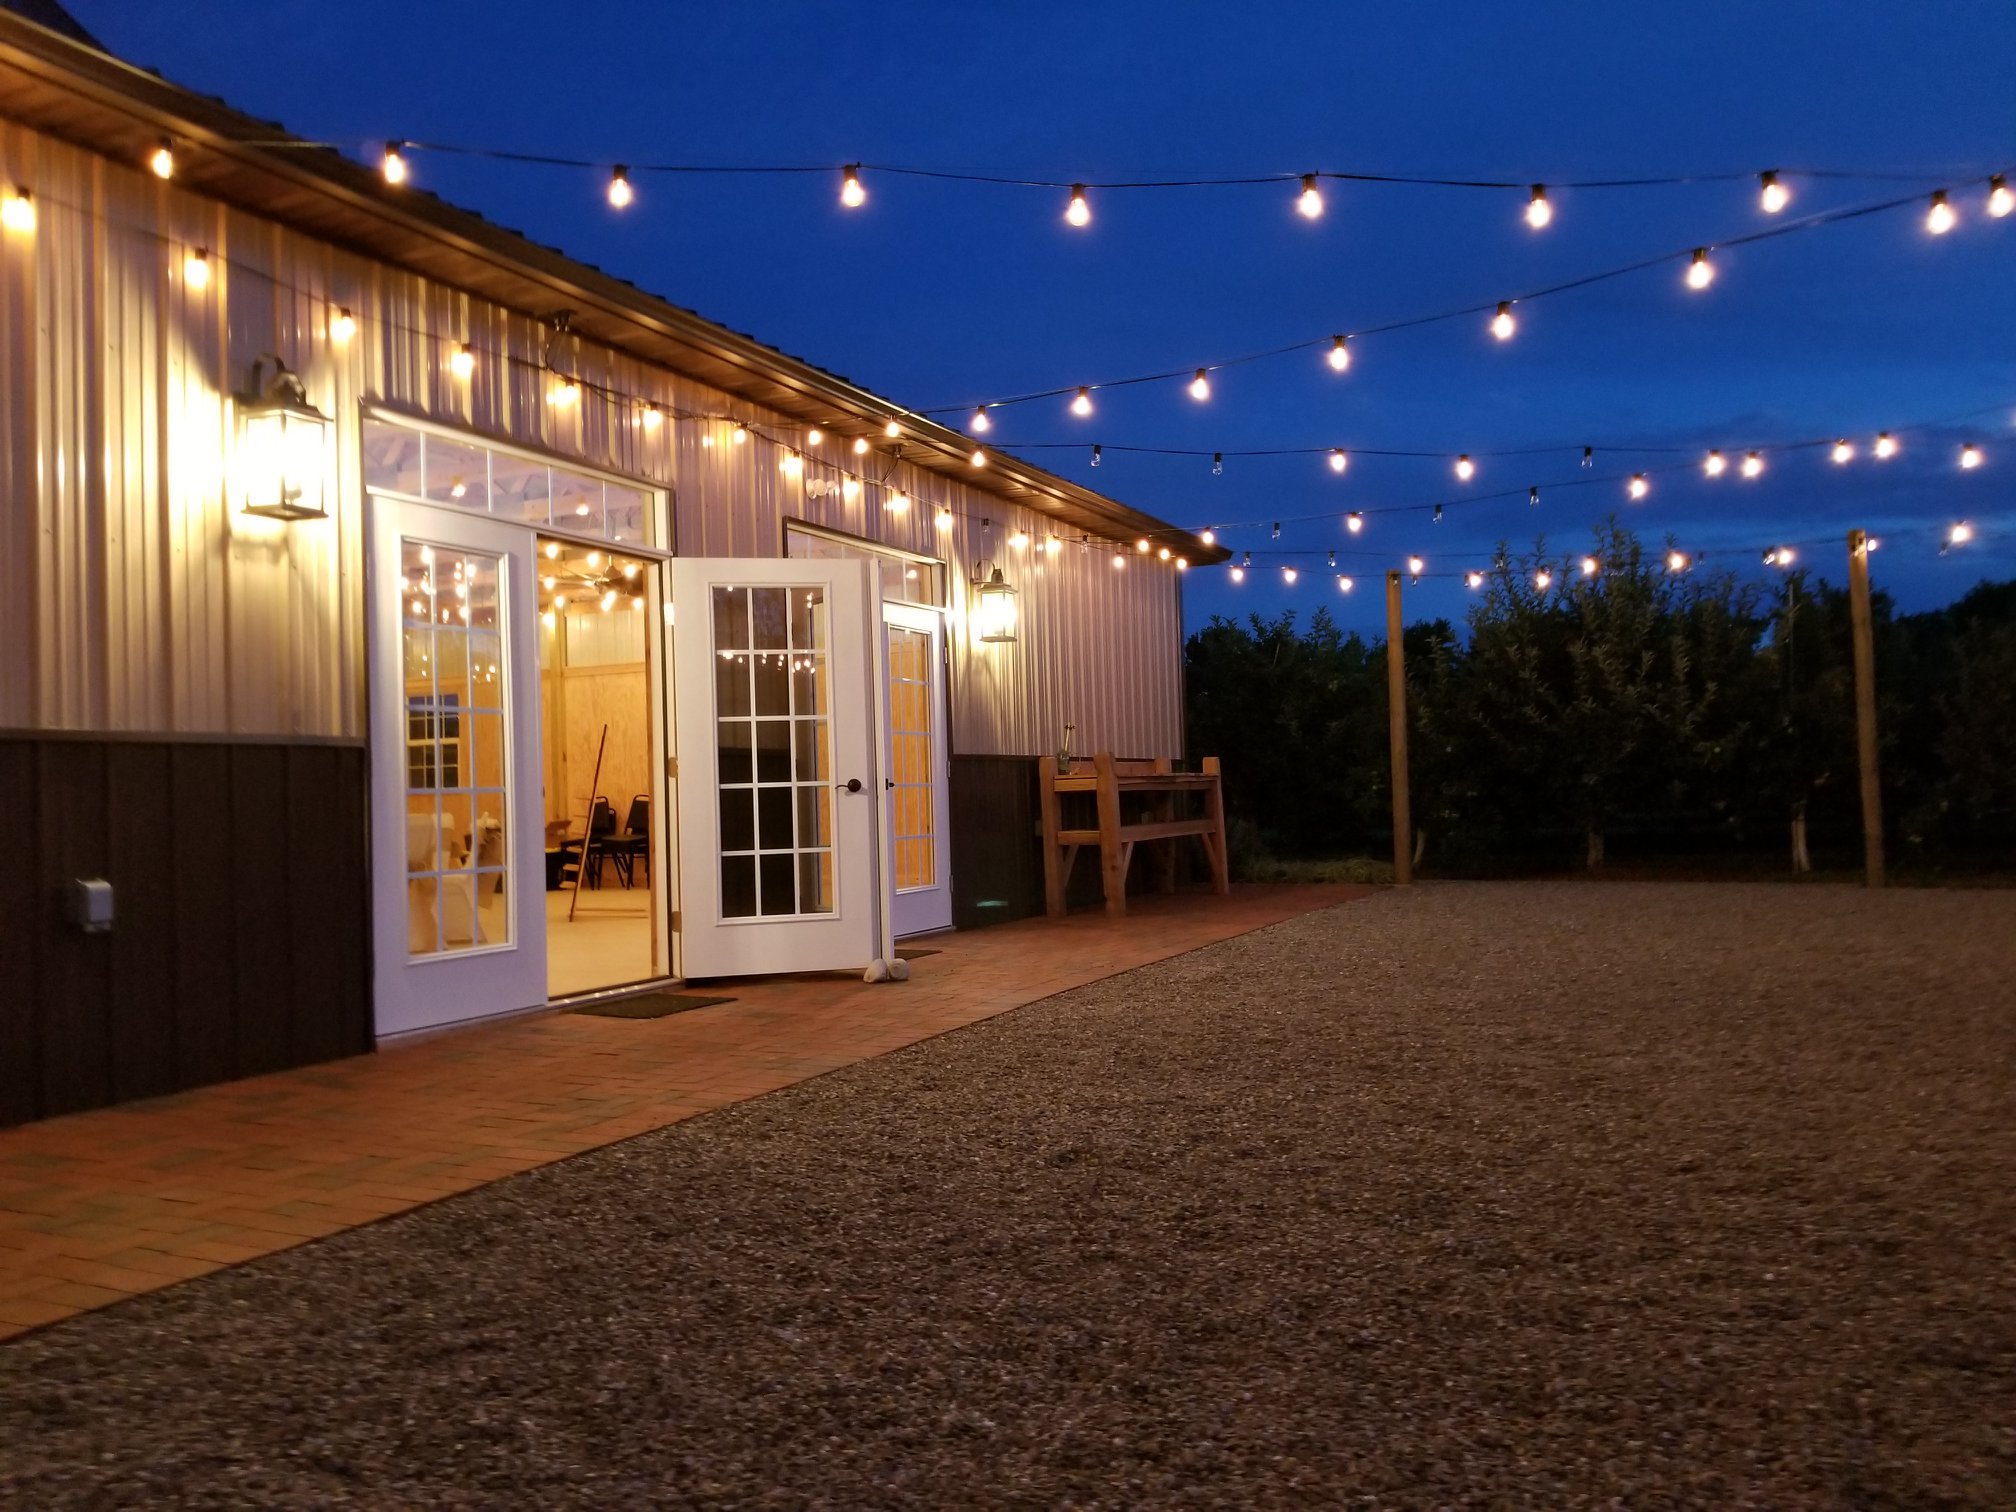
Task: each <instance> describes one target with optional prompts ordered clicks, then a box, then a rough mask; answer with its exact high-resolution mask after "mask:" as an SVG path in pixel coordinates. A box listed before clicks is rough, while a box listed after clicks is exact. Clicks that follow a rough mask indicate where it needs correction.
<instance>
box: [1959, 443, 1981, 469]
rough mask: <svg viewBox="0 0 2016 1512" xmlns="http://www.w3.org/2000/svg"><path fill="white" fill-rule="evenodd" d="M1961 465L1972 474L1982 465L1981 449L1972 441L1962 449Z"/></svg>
mask: <svg viewBox="0 0 2016 1512" xmlns="http://www.w3.org/2000/svg"><path fill="white" fill-rule="evenodd" d="M1960 465H1961V466H1962V467H1964V468H1966V469H1967V470H1968V471H1970V472H1971V471H1972V470H1973V469H1975V468H1977V467H1979V466H1980V465H1981V448H1980V447H1978V446H1976V445H1975V444H1974V443H1973V442H1971V441H1970V442H1968V443H1967V444H1966V445H1965V446H1963V447H1961V448H1960Z"/></svg>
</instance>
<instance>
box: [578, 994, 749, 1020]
mask: <svg viewBox="0 0 2016 1512" xmlns="http://www.w3.org/2000/svg"><path fill="white" fill-rule="evenodd" d="M734 1001H735V999H733V998H732V997H702V996H700V995H699V994H698V993H692V992H646V993H640V994H639V995H638V996H636V997H627V998H611V999H610V1000H609V1001H608V1002H606V1003H590V1004H588V1005H587V1006H586V1007H583V1008H570V1009H568V1012H570V1013H585V1014H587V1015H588V1016H589V1017H590V1018H620V1019H655V1018H669V1017H670V1016H671V1015H673V1014H675V1013H684V1012H686V1011H687V1010H688V1009H691V1008H712V1007H713V1006H714V1005H715V1004H716V1003H732V1002H734Z"/></svg>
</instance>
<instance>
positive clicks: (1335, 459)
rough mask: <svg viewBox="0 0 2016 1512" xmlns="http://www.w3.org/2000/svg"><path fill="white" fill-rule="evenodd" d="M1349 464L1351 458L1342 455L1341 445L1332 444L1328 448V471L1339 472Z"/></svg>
mask: <svg viewBox="0 0 2016 1512" xmlns="http://www.w3.org/2000/svg"><path fill="white" fill-rule="evenodd" d="M1350 465H1351V459H1350V458H1349V457H1347V456H1345V455H1344V448H1343V447H1341V446H1333V447H1331V448H1330V471H1332V472H1334V473H1341V472H1342V471H1344V469H1345V468H1347V467H1349V466H1350Z"/></svg>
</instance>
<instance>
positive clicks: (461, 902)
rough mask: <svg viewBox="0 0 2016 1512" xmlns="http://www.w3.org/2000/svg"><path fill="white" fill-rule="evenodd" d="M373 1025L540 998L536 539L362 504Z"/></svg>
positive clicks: (388, 503)
mask: <svg viewBox="0 0 2016 1512" xmlns="http://www.w3.org/2000/svg"><path fill="white" fill-rule="evenodd" d="M369 511H370V512H369V517H368V532H369V533H368V540H369V561H368V572H367V578H366V581H367V590H366V603H367V605H368V615H367V620H368V627H369V629H368V642H367V644H368V647H369V658H370V660H369V673H368V683H367V686H368V690H369V691H368V697H369V700H370V731H371V735H370V740H371V892H372V940H373V946H374V956H375V960H374V963H373V974H374V993H373V1001H374V1005H375V1008H374V1014H375V1019H376V1025H377V1032H378V1033H379V1034H380V1035H381V1036H382V1035H389V1034H400V1033H404V1032H406V1031H408V1030H413V1029H428V1028H433V1027H435V1026H437V1025H441V1024H451V1023H455V1022H456V1021H458V1020H462V1019H471V1018H481V1017H486V1016H488V1015H491V1014H496V1013H506V1012H510V1011H512V1010H515V1009H522V1008H534V1007H537V1006H539V1005H541V1004H543V1003H544V1002H545V1001H546V917H545V912H544V906H545V886H544V882H545V878H544V874H543V865H544V854H543V847H542V846H541V845H540V844H539V843H537V840H536V837H538V836H539V835H540V834H541V816H542V808H541V803H540V791H539V783H540V760H539V653H538V646H537V643H536V640H535V629H536V620H537V615H538V607H537V592H538V589H537V583H536V580H535V577H534V567H533V556H532V552H533V534H532V532H531V531H529V530H527V529H524V528H523V527H521V526H515V525H507V524H503V523H500V522H498V521H495V520H490V519H487V518H484V517H482V516H480V515H471V514H468V513H465V512H463V511H460V510H452V509H432V508H429V507H427V506H425V505H420V504H407V503H402V502H399V501H397V500H393V499H387V498H383V497H380V496H378V495H376V494H373V495H371V496H370V497H369Z"/></svg>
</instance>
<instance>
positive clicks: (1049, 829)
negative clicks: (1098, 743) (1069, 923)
mask: <svg viewBox="0 0 2016 1512" xmlns="http://www.w3.org/2000/svg"><path fill="white" fill-rule="evenodd" d="M1040 760H1041V762H1042V770H1041V771H1040V772H1039V773H1038V774H1037V775H1038V778H1039V780H1040V786H1041V790H1042V794H1043V911H1044V912H1045V913H1046V914H1048V915H1049V916H1050V917H1051V918H1053V919H1061V918H1063V917H1064V884H1065V883H1066V882H1068V881H1069V880H1070V876H1071V868H1070V865H1069V864H1068V862H1067V860H1066V858H1065V856H1064V855H1063V854H1062V853H1061V852H1060V851H1059V849H1058V840H1057V831H1058V830H1059V829H1061V828H1062V827H1063V826H1062V823H1061V821H1060V817H1059V809H1058V798H1057V762H1056V758H1054V757H1051V756H1044V757H1041V758H1040ZM1077 852H1078V848H1077V847H1076V846H1075V845H1074V846H1073V847H1072V848H1071V854H1072V855H1073V856H1075V855H1076V854H1077Z"/></svg>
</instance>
